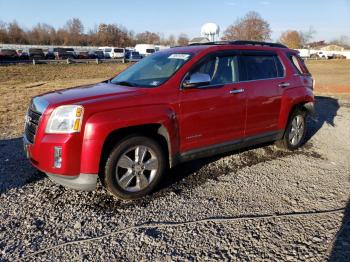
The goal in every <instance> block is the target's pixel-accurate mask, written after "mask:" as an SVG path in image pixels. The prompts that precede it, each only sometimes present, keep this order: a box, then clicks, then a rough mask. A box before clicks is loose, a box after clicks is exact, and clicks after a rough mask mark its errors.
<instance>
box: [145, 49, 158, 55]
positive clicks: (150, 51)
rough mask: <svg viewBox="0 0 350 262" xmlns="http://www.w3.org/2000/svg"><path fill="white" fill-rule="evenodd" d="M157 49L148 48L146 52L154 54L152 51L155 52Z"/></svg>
mask: <svg viewBox="0 0 350 262" xmlns="http://www.w3.org/2000/svg"><path fill="white" fill-rule="evenodd" d="M155 51H156V50H154V49H146V53H148V54H152V53H154V52H155Z"/></svg>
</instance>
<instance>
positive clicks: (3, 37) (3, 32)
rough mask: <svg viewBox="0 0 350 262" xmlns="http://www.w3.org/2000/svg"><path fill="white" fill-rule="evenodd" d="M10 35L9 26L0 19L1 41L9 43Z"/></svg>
mask: <svg viewBox="0 0 350 262" xmlns="http://www.w3.org/2000/svg"><path fill="white" fill-rule="evenodd" d="M7 42H8V35H7V27H6V23H4V22H3V21H0V43H7Z"/></svg>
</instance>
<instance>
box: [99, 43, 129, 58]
mask: <svg viewBox="0 0 350 262" xmlns="http://www.w3.org/2000/svg"><path fill="white" fill-rule="evenodd" d="M98 49H99V50H102V51H103V53H104V56H105V58H113V59H118V58H119V59H120V58H124V56H125V48H119V47H111V46H104V47H99V48H98Z"/></svg>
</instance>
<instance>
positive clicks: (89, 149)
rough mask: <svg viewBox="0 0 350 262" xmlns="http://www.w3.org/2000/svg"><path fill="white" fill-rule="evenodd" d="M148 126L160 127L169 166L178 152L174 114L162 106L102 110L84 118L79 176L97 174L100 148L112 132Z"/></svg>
mask: <svg viewBox="0 0 350 262" xmlns="http://www.w3.org/2000/svg"><path fill="white" fill-rule="evenodd" d="M150 124H159V125H160V128H159V129H158V134H159V135H162V136H163V137H164V138H165V139H166V141H167V144H168V152H169V164H170V166H172V165H173V156H174V155H176V154H177V152H178V151H179V137H178V133H179V132H178V123H177V119H176V113H175V111H174V110H173V109H172V108H169V107H167V106H164V105H148V106H140V107H130V108H121V109H113V110H110V111H104V112H100V113H96V114H93V115H92V116H90V117H89V118H88V119H87V121H86V124H85V129H84V138H83V140H84V141H83V145H82V154H81V157H82V158H84V161H81V166H80V170H81V173H93V174H96V173H98V170H99V165H100V157H101V154H102V149H103V145H104V143H105V141H106V139H107V137H108V136H109V135H110V134H111V133H112V132H115V131H117V130H120V129H122V128H132V127H139V126H143V125H150Z"/></svg>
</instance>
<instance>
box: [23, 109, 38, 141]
mask: <svg viewBox="0 0 350 262" xmlns="http://www.w3.org/2000/svg"><path fill="white" fill-rule="evenodd" d="M40 117H41V114H40V113H38V112H35V111H33V110H32V109H31V108H29V109H28V114H27V117H26V124H25V128H24V134H25V136H26V138H27V140H28V141H29V142H30V143H32V144H33V143H34V139H35V134H36V131H37V129H38V125H39V121H40Z"/></svg>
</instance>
